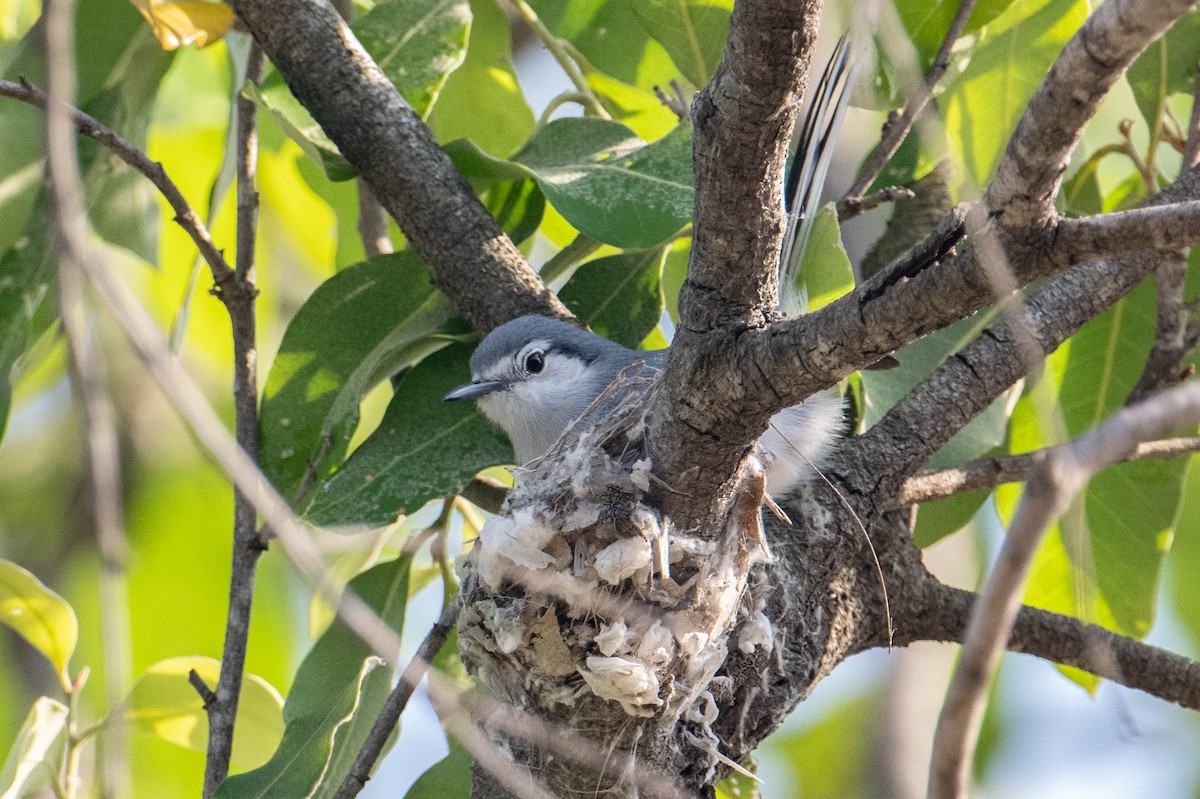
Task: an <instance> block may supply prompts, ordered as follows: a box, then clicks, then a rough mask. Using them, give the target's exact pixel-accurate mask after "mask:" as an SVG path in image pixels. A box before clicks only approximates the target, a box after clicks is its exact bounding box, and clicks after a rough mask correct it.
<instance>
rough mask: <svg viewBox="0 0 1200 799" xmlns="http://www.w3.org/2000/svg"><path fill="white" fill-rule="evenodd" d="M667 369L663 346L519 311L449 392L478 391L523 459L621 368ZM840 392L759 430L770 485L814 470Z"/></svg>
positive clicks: (777, 491)
mask: <svg viewBox="0 0 1200 799" xmlns="http://www.w3.org/2000/svg"><path fill="white" fill-rule="evenodd" d="M639 360H640V361H643V362H645V364H646V370H647V372H648V373H650V374H654V373H657V372H660V371H662V369H663V367H664V366H665V365H666V362H667V351H666V350H655V351H653V352H637V351H635V350H631V349H627V348H625V347H622V346H621V345H620V344H616V343H614V342H612V341H609V340H608V339H606V338H603V337H601V336H598V335H596V334H595V333H589V332H587V331H586V330H581V329H579V328H577V327H574V326H573V325H570V324H567V323H566V322H562V321H559V320H558V319H551V318H549V317H545V316H522V317H521V318H519V319H514V320H513V321H511V322H509V323H507V324H504V325H501V326H500V327H498V328H496V329H495V330H493V331H492V332H491V333H489V334H488V336H487V337H486V338H485V339H484V340H483V343H481V344H480V345H479V347H478V348H477V349H476V350H475V353H474V354H473V355H472V356H471V377H472V381H471V382H470V383H467V384H466V385H464V386H459V387H458V388H456V389H454V390H453V391H451V392H450V393H449V394H447V395H446V397H445V398H446V399H447V400H460V399H474V400H476V401H477V402H478V403H479V407H480V409H481V410H482V411H483V412H484V414H486V415H487V417H488V418H489V419H491V420H492V421H493V422H495V423H496V424H497V425H499V426H500V427H501V428H503V429H504V432H505V433H507V434H508V437H509V439H510V440H511V441H512V444H513V449H515V450H516V454H517V462H518V464H520V465H524V464H526V463H529V462H530V461H532V460H535V459H536V458H540V457H541V456H542V455H545V454H546V452H547V451H549V449H550V447H551V446H553V445H554V443H555V442H556V441H558V439H559V437H560V436H561V435H562V434H563V431H565V430H566V429H567V427H568V426H569V425H570V424H571V423H572V422H574V421H575V420H576V419H578V418H579V417H580V416H582V415H583V412H584V411H586V410H587V409H588V406H590V405H591V404H592V401H593V400H595V399H596V397H598V396H599V395H600V392H602V391H603V390H604V389H605V388H607V387H608V385H609V384H610V383H612V382H613V380H614V379H616V377H617V375H618V374H619V373H620V372H621V370H622V369H624V368H625V367H627V366H629V365H630V364H632V363H634V362H635V361H639ZM842 417H843V415H842V401H841V399H839V398H837V397H834V396H831V395H829V394H816V395H814V396H812V397H810V398H809V399H807V400H805V401H804V402H803V403H801V404H799V405H796V406H794V407H791V408H788V409H786V410H783V411H780V412H779V413H777V414H775V416H773V417H771V426H770V427H769V428H767V431H766V433H764V434H763V437H762V442H761V443H762V446H763V449H764V450H765V451H766V453H767V461H768V463H767V469H766V471H767V493H769V494H771V495H772V496H777V497H778V496H782V495H784V494H785V493H787V492H788V491H789V490H790V489H791V488H793V487H794V486H795V485H796V484H797V483H799V482H800V481H802V480H805V479H807V478H808V477H811V476H812V465H813V464H818V463H820V460H821V457H822V455H823V454H824V453H825V452H826V450H827V449H828V447H829V445H830V444H831V443H832V442H833V441H834V440H835V439H836V438H837V436H838V435H839V434H840V433H841V431H842V428H843V426H844V422H843V418H842Z"/></svg>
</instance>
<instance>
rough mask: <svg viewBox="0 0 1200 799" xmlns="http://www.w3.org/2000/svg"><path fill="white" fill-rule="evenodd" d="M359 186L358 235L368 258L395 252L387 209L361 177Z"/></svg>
mask: <svg viewBox="0 0 1200 799" xmlns="http://www.w3.org/2000/svg"><path fill="white" fill-rule="evenodd" d="M356 185H357V186H358V235H359V238H361V239H362V243H363V250H365V251H366V253H367V257H368V258H374V257H375V256H376V255H386V254H387V253H390V252H395V250H396V248H395V247H394V246H392V238H391V233H390V231H389V230H388V219H387V211H385V210H383V206H382V205H380V204H379V200H377V199H375V194H374V192H372V191H371V186H370V184H369V183H367V182H366V181H365V180H362V179H359V180H358V182H357V184H356Z"/></svg>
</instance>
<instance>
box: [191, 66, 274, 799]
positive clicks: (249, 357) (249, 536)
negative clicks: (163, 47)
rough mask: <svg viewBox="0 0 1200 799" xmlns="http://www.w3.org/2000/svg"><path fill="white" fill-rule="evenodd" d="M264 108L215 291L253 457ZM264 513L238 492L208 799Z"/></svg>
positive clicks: (228, 746)
mask: <svg viewBox="0 0 1200 799" xmlns="http://www.w3.org/2000/svg"><path fill="white" fill-rule="evenodd" d="M262 72H263V54H262V49H261V48H260V47H259V46H258V44H257V43H251V45H250V55H249V58H248V61H247V65H246V80H247V81H248V82H253V83H257V82H258V81H260V80H261V79H262ZM257 116H258V108H257V106H256V104H255V102H254V101H253V100H251V99H250V98H248V97H245V96H243V95H241V94H240V93H239V94H238V97H237V198H238V204H237V212H238V213H237V268H236V269H235V271H234V277H233V279H232V280H230V281H227V282H226V283H224V284H221V285H218V286H217V288H216V289H214V293H215V294H216V295H217V296H218V297H219V298H220V299H221V301H222V302H223V303H224V304H225V308H226V310H227V311H228V312H229V319H230V322H231V323H232V327H233V375H234V377H233V402H234V426H235V435H236V438H237V442H238V446H239V447H241V449H242V451H243V452H245V453H246V455H247V457H249V458H251V459H257V457H258V364H257V361H258V348H257V344H256V341H255V335H256V334H255V316H256V314H255V298H256V297H257V296H258V289H257V287H256V286H255V278H256V268H255V257H254V256H255V253H254V249H255V243H256V240H257V228H258V191H257V190H256V189H255V187H254V177H255V171H256V168H257V163H258V126H257ZM256 522H257V514H256V512H255V509H254V503H253V501H252V500H251V498H250V497H249V496H247V495H246V494H245V493H244V492H243V491H241V490H240V489H239V488H238V487H237V486H235V487H234V494H233V563H232V568H231V573H230V578H229V613H228V616H227V619H226V623H225V645H224V650H223V654H222V657H221V674H220V677H219V678H218V680H217V691H216V701H215V702H213V703H212V704H211V705H210V706H209V707H208V752H207V759H206V761H205V771H204V796H212V794H213V793H214V792H215V791H216V790H217V786H218V785H220V784H221V780H223V779H225V777H226V775H227V774H228V773H229V758H230V755H231V753H232V751H233V727H234V721H235V720H236V719H237V709H238V698H239V696H240V695H241V689H242V676H243V673H244V671H245V664H246V647H247V643H248V641H249V636H250V609H251V606H252V604H253V600H254V575H255V569H256V568H257V564H258V558H259V556H260V555H261V554H262V553H263V551H264V550H265V549H266V541H265V540H264V539H263V538H261V537H260V536H259V534H258V532H257V530H256Z"/></svg>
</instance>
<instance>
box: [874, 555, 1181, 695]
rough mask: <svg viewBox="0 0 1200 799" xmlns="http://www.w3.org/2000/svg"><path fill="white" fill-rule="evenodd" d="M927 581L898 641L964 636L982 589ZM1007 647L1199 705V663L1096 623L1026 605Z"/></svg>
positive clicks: (1150, 692)
mask: <svg viewBox="0 0 1200 799" xmlns="http://www.w3.org/2000/svg"><path fill="white" fill-rule="evenodd" d="M925 582H926V583H927V585H926V586H925V589H924V596H923V598H922V599H920V600H919V601H918V602H917V603H916V604H914V605H912V606H911V607H909V608H907V610H908V612H907V613H906V620H907V623H906V624H905V625H904V627H903V628H902V629H900V630H899V631H898V632H899V635H898V642H899V643H900V644H902V645H907V644H910V643H912V642H914V641H944V642H961V641H962V640H963V637H964V635H965V632H966V627H967V619H968V617H969V616H970V613H971V609H972V607H973V606H974V605H975V603H976V601H977V600H978V599H979V597H978V595H977V594H975V593H973V592H971V591H963V590H961V589H958V588H951V587H950V586H947V585H943V584H941V583H939V582H938V581H937V579H936V578H934V577H932V576H929V577H928V578H927V579H926V581H925ZM1007 647H1008V650H1009V651H1011V652H1019V653H1022V654H1026V655H1033V656H1035V657H1039V658H1042V659H1044V660H1047V661H1050V662H1051V663H1058V664H1061V665H1064V666H1070V667H1072V668H1077V669H1080V670H1082V671H1086V672H1088V673H1089V674H1094V675H1095V676H1097V677H1100V678H1102V679H1105V680H1110V681H1112V682H1114V683H1116V684H1118V685H1124V686H1125V687H1127V688H1134V689H1136V690H1139V691H1144V692H1145V693H1147V694H1150V695H1151V696H1156V697H1158V698H1159V699H1162V700H1164V701H1167V702H1173V703H1174V704H1177V705H1179V706H1181V707H1186V708H1190V709H1193V710H1200V665H1198V664H1197V663H1196V662H1195V661H1192V660H1190V659H1188V658H1186V657H1183V656H1182V655H1178V654H1175V653H1174V652H1168V651H1167V650H1164V649H1160V648H1159V647H1156V646H1152V645H1150V644H1147V643H1145V642H1143V641H1138V640H1136V639H1134V638H1128V637H1126V636H1123V635H1120V634H1118V633H1115V632H1113V631H1112V630H1109V629H1107V628H1105V627H1101V626H1099V625H1096V624H1089V623H1087V622H1084V621H1081V620H1080V619H1077V618H1074V617H1071V616H1064V615H1062V614H1060V613H1052V612H1051V611H1048V610H1041V609H1039V608H1032V607H1028V606H1023V607H1021V608H1020V609H1019V610H1018V611H1017V616H1016V620H1015V622H1014V624H1013V628H1012V633H1011V635H1010V636H1009V639H1008V643H1007Z"/></svg>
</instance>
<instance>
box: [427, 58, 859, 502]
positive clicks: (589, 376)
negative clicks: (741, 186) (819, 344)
mask: <svg viewBox="0 0 1200 799" xmlns="http://www.w3.org/2000/svg"><path fill="white" fill-rule="evenodd" d="M856 63H858V62H857V59H855V58H854V57H853V54H852V52H851V44H850V40H849V37H847V36H843V37H842V39H841V41H840V42H839V43H838V46H837V48H836V49H835V51H834V54H833V56H832V58H830V61H829V64H828V66H827V67H826V69H825V72H824V74H823V75H822V76H821V80H820V82H819V83H818V85H817V87H816V91H815V92H814V95H813V101H812V102H811V103H810V105H809V108H808V112H807V114H806V115H805V117H804V120H803V122H802V123H801V125H800V131H799V135H798V136H797V148H796V156H795V158H793V159H792V166H791V169H790V171H789V173H788V177H787V180H786V184H785V187H784V188H785V195H786V198H787V204H788V224H787V229H786V236H785V240H784V245H783V248H782V252H781V258H780V276H779V278H780V279H779V282H780V286H781V287H782V292H781V294H782V297H781V307H782V309H783V310H784V311H785V312H787V313H803V305H804V299H803V290H802V289H798V288H797V285H798V272H799V270H800V267H801V265H802V263H803V253H804V247H805V244H806V243H807V240H808V237H809V232H810V230H811V227H812V220H813V218H814V215H815V212H816V209H817V207H818V205H819V202H820V195H821V186H822V184H823V183H824V180H825V175H826V173H827V172H828V169H829V163H830V158H831V155H832V152H833V147H832V142H833V139H834V136H835V134H836V132H837V129H838V128H839V127H840V125H841V122H842V119H843V117H844V116H845V113H846V107H847V105H848V103H849V98H850V94H849V88H850V86H851V85H852V84H853V83H854V78H855V73H856V69H857V67H856ZM638 360H640V361H644V362H645V364H646V370H647V371H648V372H650V373H656V372H660V371H662V369H663V367H664V366H665V365H666V361H667V351H666V350H658V351H655V352H635V351H634V350H630V349H626V348H625V347H622V346H621V345H620V344H616V343H614V342H612V341H608V340H607V339H605V338H603V337H601V336H597V335H596V334H595V333H589V332H587V331H586V330H580V329H579V328H577V327H574V326H572V325H569V324H567V323H565V322H561V321H559V320H557V319H551V318H549V317H544V316H523V317H521V318H520V319H514V320H513V321H511V322H509V323H508V324H505V325H501V326H500V327H498V328H496V329H495V330H493V331H492V332H491V333H489V334H488V336H487V338H485V339H484V340H483V343H481V344H480V345H479V348H478V349H476V350H475V353H474V354H473V355H472V356H471V377H472V381H471V382H470V383H468V384H467V385H465V386H459V387H458V388H456V389H454V390H453V391H451V392H450V393H449V394H447V395H446V399H448V400H459V399H474V400H476V401H477V402H478V403H479V407H480V408H481V409H482V410H483V412H484V413H485V414H486V415H487V417H488V418H489V419H491V420H492V421H493V422H495V423H496V424H498V425H499V426H500V427H502V428H503V429H504V432H506V433H507V434H508V437H509V439H510V440H511V441H512V444H513V448H514V449H515V450H516V454H517V461H518V463H519V464H520V465H524V464H526V463H529V462H530V461H532V460H534V459H536V458H540V457H541V456H542V455H545V454H546V452H548V451H549V450H550V447H551V446H553V445H554V443H555V442H556V441H558V439H559V437H560V436H562V434H563V432H564V431H565V430H566V429H567V427H568V426H569V425H570V424H571V423H572V422H574V421H575V420H576V419H578V418H579V417H580V416H582V415H583V413H584V411H586V410H587V409H588V407H589V406H590V405H591V404H592V401H593V400H595V399H596V397H598V396H599V395H600V393H601V392H602V391H604V389H605V388H607V387H608V386H609V385H610V384H611V383H612V382H613V380H614V379H615V378H616V376H617V375H618V374H619V373H620V372H621V370H622V369H624V368H625V367H627V366H629V365H630V364H632V363H634V362H635V361H638ZM844 426H845V423H844V420H843V409H842V401H841V399H839V398H837V397H834V396H832V395H829V394H816V395H814V396H812V397H810V398H809V399H807V400H805V401H804V402H802V403H801V404H799V405H796V406H794V407H791V408H787V409H786V410H783V411H780V412H779V413H777V414H775V415H774V416H773V417H771V423H770V427H768V428H767V431H766V432H765V433H763V436H762V439H761V441H760V443H761V444H762V447H763V450H764V451H765V452H766V454H767V458H766V460H767V461H768V462H767V464H766V472H767V493H769V494H771V495H772V496H777V497H778V496H783V495H784V494H785V493H787V492H788V491H789V490H790V489H791V488H793V487H794V486H795V485H796V484H797V483H799V482H801V481H803V480H805V479H807V478H808V477H811V476H812V473H813V466H814V465H815V464H819V463H820V460H821V457H822V455H823V454H824V453H825V452H826V451H827V450H828V448H829V445H830V444H831V443H832V442H833V441H834V440H835V439H836V438H837V437H838V435H840V434H841V432H842V430H843V427H844Z"/></svg>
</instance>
